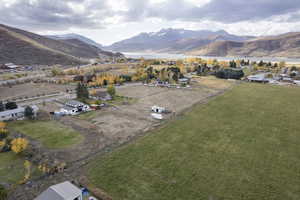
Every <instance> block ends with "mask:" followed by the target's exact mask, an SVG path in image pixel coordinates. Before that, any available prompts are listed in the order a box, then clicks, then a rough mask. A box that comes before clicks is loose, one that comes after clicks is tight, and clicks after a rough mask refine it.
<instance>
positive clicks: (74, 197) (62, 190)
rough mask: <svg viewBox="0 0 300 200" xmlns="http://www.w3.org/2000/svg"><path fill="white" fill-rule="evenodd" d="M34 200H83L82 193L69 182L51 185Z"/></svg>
mask: <svg viewBox="0 0 300 200" xmlns="http://www.w3.org/2000/svg"><path fill="white" fill-rule="evenodd" d="M34 200H83V198H82V191H81V190H80V189H79V188H78V187H76V186H75V185H73V184H72V183H70V182H69V181H66V182H63V183H60V184H57V185H53V186H51V187H49V188H48V189H47V190H46V191H44V192H43V193H41V194H40V195H39V196H38V197H36V198H35V199H34Z"/></svg>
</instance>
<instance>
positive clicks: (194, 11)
mask: <svg viewBox="0 0 300 200" xmlns="http://www.w3.org/2000/svg"><path fill="white" fill-rule="evenodd" d="M148 9H149V10H148V16H152V17H155V16H159V17H162V18H165V19H168V20H175V19H176V20H187V21H189V20H191V21H199V20H201V19H209V20H213V21H219V22H223V23H234V22H240V21H251V20H262V19H266V18H269V17H272V16H277V15H284V14H289V13H293V12H296V11H299V10H300V3H299V0H284V1H282V0H246V1H245V0H211V1H210V2H209V3H207V4H206V5H204V6H202V7H197V6H195V5H193V4H192V3H187V2H186V1H184V0H169V1H167V2H164V3H162V4H161V5H160V6H157V7H149V8H148ZM288 19H289V20H292V18H288ZM298 19H299V18H298ZM293 20H295V19H293Z"/></svg>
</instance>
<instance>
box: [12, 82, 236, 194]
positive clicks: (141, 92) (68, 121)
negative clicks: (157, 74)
mask: <svg viewBox="0 0 300 200" xmlns="http://www.w3.org/2000/svg"><path fill="white" fill-rule="evenodd" d="M233 84H234V82H230V81H226V80H219V79H216V78H213V77H205V78H201V79H200V78H196V79H195V80H194V82H193V84H192V87H191V88H185V89H177V88H160V87H149V86H145V85H143V84H141V83H137V84H127V85H123V86H120V87H117V94H118V95H120V96H125V97H129V99H128V100H126V101H122V99H119V100H118V99H117V100H116V101H114V102H111V106H110V107H107V108H104V109H101V110H98V111H92V112H89V113H85V114H82V115H79V116H67V117H63V118H61V119H58V120H53V119H51V120H46V121H37V122H34V123H33V124H30V123H31V122H26V121H24V122H22V123H21V122H13V123H11V124H10V125H9V127H10V129H11V131H12V132H16V134H17V133H22V134H24V135H26V136H27V137H29V138H30V141H31V145H33V148H34V149H36V151H38V152H39V153H38V154H37V153H34V156H35V157H36V156H39V157H45V158H46V159H47V160H49V159H50V160H58V161H62V162H66V163H67V169H66V170H65V171H64V172H63V173H59V174H55V175H51V176H41V177H34V178H33V179H32V180H31V181H30V182H29V183H28V184H26V185H21V186H19V187H17V188H16V189H15V190H14V191H13V192H12V193H11V196H10V199H12V200H13V199H18V200H31V199H33V198H34V197H36V196H37V195H38V194H39V193H41V192H42V191H44V190H45V189H47V187H49V186H51V185H53V184H57V183H59V182H63V181H65V180H69V181H71V180H74V181H76V182H77V183H78V182H79V183H81V179H82V178H84V177H85V174H84V173H83V172H84V170H83V168H84V167H85V166H86V165H87V164H89V163H90V162H92V161H94V160H95V158H97V157H98V156H101V155H103V154H104V155H105V154H106V153H108V152H111V151H114V149H116V148H117V147H119V146H121V145H124V144H127V143H131V142H132V141H134V140H135V139H137V138H139V137H143V136H144V135H147V134H148V133H149V131H150V130H154V129H157V127H159V126H161V125H162V124H165V123H167V122H168V121H169V120H168V119H177V117H178V116H181V113H182V112H184V111H186V110H189V109H191V107H192V106H193V105H195V104H197V103H199V102H202V103H204V102H207V101H208V100H209V99H211V98H213V97H214V96H217V95H220V94H222V93H224V92H225V91H226V90H228V89H229V88H231V86H232V85H233ZM104 90H105V89H104ZM59 104H60V102H53V103H47V104H45V105H42V104H41V105H39V106H40V108H41V109H42V110H44V111H46V112H50V111H51V110H52V111H53V109H58V108H59V107H60V106H62V105H59ZM154 105H158V106H163V107H166V108H167V109H168V110H170V111H171V113H169V114H166V115H164V118H165V119H166V120H165V121H164V122H160V121H157V120H155V119H153V118H152V117H151V107H152V106H154ZM19 123H21V124H19ZM54 124H55V125H54ZM28 127H31V130H30V131H29V129H28ZM50 127H52V128H50ZM63 127H65V128H64V129H65V130H68V133H65V132H64V131H63V130H60V129H61V128H63ZM41 129H43V130H44V131H41ZM39 132H41V134H37V133H39ZM59 132H61V134H60V133H59ZM78 133H79V134H80V136H81V137H80V136H78ZM38 135H40V136H42V137H39V136H38ZM72 135H73V136H72ZM70 136H72V137H70ZM75 136H76V138H77V139H75V138H73V137H75ZM36 151H35V152H36ZM36 154H37V155H36Z"/></svg>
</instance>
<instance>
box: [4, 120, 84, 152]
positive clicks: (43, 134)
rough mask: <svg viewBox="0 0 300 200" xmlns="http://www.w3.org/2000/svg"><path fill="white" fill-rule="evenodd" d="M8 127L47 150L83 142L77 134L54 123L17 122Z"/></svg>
mask: <svg viewBox="0 0 300 200" xmlns="http://www.w3.org/2000/svg"><path fill="white" fill-rule="evenodd" d="M9 127H10V128H12V129H14V130H15V131H18V132H20V133H23V134H25V135H28V136H29V137H31V138H33V139H36V140H38V141H40V142H41V143H42V144H43V145H44V146H45V147H48V148H66V147H70V146H72V145H75V144H78V143H80V142H81V141H82V140H83V136H82V135H81V134H80V133H79V132H77V131H75V130H74V129H72V128H70V127H67V126H65V125H63V124H61V123H59V122H56V121H18V122H12V123H10V124H9Z"/></svg>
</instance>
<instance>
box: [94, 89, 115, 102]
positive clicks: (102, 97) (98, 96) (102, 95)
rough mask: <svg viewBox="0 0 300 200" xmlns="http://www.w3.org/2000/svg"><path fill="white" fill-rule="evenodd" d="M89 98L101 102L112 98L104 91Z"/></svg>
mask: <svg viewBox="0 0 300 200" xmlns="http://www.w3.org/2000/svg"><path fill="white" fill-rule="evenodd" d="M91 98H93V99H96V100H101V101H110V100H112V96H111V95H110V94H109V93H108V92H106V91H97V92H96V93H95V94H93V95H91Z"/></svg>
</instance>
